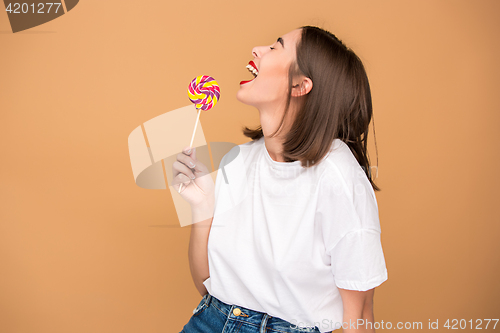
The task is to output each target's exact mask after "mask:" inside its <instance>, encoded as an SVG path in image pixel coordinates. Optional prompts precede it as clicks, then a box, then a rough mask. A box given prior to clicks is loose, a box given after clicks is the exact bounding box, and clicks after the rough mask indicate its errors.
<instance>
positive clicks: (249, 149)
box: [221, 137, 264, 166]
mask: <svg viewBox="0 0 500 333" xmlns="http://www.w3.org/2000/svg"><path fill="white" fill-rule="evenodd" d="M263 140H264V138H263V137H262V138H260V139H259V140H252V141H249V142H245V143H242V144H240V145H236V146H234V147H232V148H231V149H230V150H229V151H228V152H227V153H226V154H225V155H224V157H223V158H222V160H221V164H222V165H224V166H225V165H227V164H229V163H231V162H232V161H235V160H237V159H239V160H242V161H247V160H248V159H249V158H252V157H253V156H254V155H255V153H256V152H257V151H258V147H259V146H260V145H262V143H263V142H264V141H263Z"/></svg>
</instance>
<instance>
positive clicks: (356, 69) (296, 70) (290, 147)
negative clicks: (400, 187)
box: [243, 26, 380, 191]
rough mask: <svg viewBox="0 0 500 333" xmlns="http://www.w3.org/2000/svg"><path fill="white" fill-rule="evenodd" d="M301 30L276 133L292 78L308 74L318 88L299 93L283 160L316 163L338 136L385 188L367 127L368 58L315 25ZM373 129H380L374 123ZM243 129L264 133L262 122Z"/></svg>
mask: <svg viewBox="0 0 500 333" xmlns="http://www.w3.org/2000/svg"><path fill="white" fill-rule="evenodd" d="M301 29H302V37H301V39H300V41H298V42H297V51H296V54H297V59H296V61H295V62H294V63H292V65H291V66H290V69H289V71H288V82H289V84H288V90H287V95H288V97H287V101H286V106H285V113H284V115H283V118H282V119H281V124H280V126H279V127H278V130H276V131H275V132H274V133H273V134H272V135H271V137H274V136H275V135H276V134H277V132H279V131H280V129H281V128H282V125H283V123H284V120H285V117H286V114H287V112H288V109H289V107H290V100H291V91H292V84H293V82H292V79H293V78H294V77H295V76H296V75H305V76H306V77H308V78H310V79H311V80H312V82H313V87H312V89H311V91H310V92H309V93H308V94H306V95H304V96H301V97H297V101H298V102H299V103H300V104H299V108H298V110H297V113H296V116H295V119H294V122H293V123H292V125H291V127H290V131H289V132H288V133H286V134H285V140H284V142H283V158H284V160H285V161H286V162H293V161H297V160H300V161H301V162H302V163H301V164H302V167H311V166H313V165H315V164H317V163H319V162H320V161H321V160H322V159H323V157H324V156H325V155H326V154H327V153H328V151H329V150H330V147H331V144H332V142H333V140H335V139H337V138H338V139H340V140H342V141H343V142H345V143H346V144H347V145H348V146H349V149H350V150H351V152H352V154H353V155H354V157H356V160H357V161H358V163H359V165H360V166H361V168H362V169H363V171H364V172H365V174H366V176H367V177H368V180H369V181H370V184H371V185H372V187H373V189H374V190H375V191H380V188H379V187H378V186H377V185H375V183H374V182H373V179H372V172H371V169H370V161H369V158H368V153H367V138H368V126H369V124H370V120H371V118H372V113H373V111H372V99H371V92H370V85H369V83H368V77H367V75H366V71H365V68H364V66H363V63H362V62H361V60H360V59H359V57H358V56H357V55H356V54H355V53H354V52H353V51H352V50H351V49H350V48H348V47H347V46H345V45H344V44H343V43H342V41H341V40H339V39H338V38H337V37H336V36H335V35H334V34H332V33H330V32H328V31H326V30H323V29H321V28H318V27H313V26H303V27H301ZM373 130H374V134H375V125H374V127H373ZM243 134H244V135H245V136H247V137H249V138H251V139H252V140H258V139H260V138H261V137H262V136H263V135H264V133H263V131H262V126H261V125H259V126H258V127H257V128H256V129H250V128H248V127H246V126H244V127H243ZM375 148H376V141H375ZM377 167H378V154H377Z"/></svg>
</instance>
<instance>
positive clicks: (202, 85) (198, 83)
mask: <svg viewBox="0 0 500 333" xmlns="http://www.w3.org/2000/svg"><path fill="white" fill-rule="evenodd" d="M188 96H189V99H190V100H191V102H193V103H194V104H195V106H196V110H197V111H198V116H197V117H196V123H195V124H194V130H193V135H192V136H191V143H190V144H189V147H192V146H193V140H194V134H195V133H196V127H197V126H198V120H199V119H200V114H201V110H203V111H208V110H210V109H211V108H213V107H214V106H215V104H217V102H218V101H219V98H220V88H219V85H218V84H217V81H215V80H214V78H213V77H211V76H208V75H200V76H197V77H196V78H195V79H194V80H193V81H191V83H190V84H189V86H188ZM207 145H208V142H207ZM181 191H182V183H181V184H180V185H179V193H181Z"/></svg>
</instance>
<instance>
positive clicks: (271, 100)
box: [236, 29, 302, 110]
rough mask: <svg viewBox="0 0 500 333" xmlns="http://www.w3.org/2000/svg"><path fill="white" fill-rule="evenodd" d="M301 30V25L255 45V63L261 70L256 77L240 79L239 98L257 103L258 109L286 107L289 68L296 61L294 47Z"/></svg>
mask: <svg viewBox="0 0 500 333" xmlns="http://www.w3.org/2000/svg"><path fill="white" fill-rule="evenodd" d="M301 31H302V30H301V29H296V30H293V31H291V32H289V33H287V34H285V35H283V36H282V37H280V38H278V40H277V41H276V42H274V43H273V44H271V45H266V46H256V47H254V48H253V50H252V55H253V56H254V59H253V64H252V65H254V67H256V68H255V69H256V70H257V71H258V74H257V77H256V78H254V79H252V80H250V81H242V82H241V83H240V90H238V92H237V94H236V98H237V99H238V100H239V101H240V102H242V103H244V104H247V105H252V106H255V107H256V108H258V109H259V110H264V109H268V108H271V109H277V108H282V109H284V107H285V102H286V98H287V89H288V69H289V67H290V64H291V63H292V62H293V61H295V50H296V45H297V42H298V41H299V40H300V36H301ZM249 75H252V74H250V73H249Z"/></svg>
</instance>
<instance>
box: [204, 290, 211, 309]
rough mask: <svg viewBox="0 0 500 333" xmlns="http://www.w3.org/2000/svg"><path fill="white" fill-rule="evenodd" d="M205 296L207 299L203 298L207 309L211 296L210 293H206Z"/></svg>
mask: <svg viewBox="0 0 500 333" xmlns="http://www.w3.org/2000/svg"><path fill="white" fill-rule="evenodd" d="M207 295H208V296H207V298H205V304H206V305H207V307H209V306H210V302H211V301H212V295H210V293H208V294H207Z"/></svg>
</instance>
